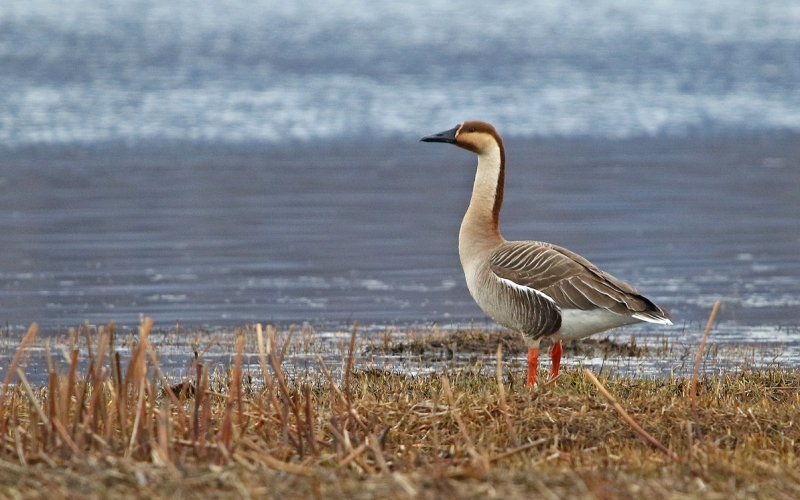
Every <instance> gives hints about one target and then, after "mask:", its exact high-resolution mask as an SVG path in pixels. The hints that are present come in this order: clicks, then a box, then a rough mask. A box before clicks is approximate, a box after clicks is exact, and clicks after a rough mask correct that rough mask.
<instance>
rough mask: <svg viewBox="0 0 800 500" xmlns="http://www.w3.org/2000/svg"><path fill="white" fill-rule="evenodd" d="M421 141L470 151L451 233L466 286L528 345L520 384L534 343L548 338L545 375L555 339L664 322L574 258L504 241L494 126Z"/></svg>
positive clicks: (632, 293) (557, 348)
mask: <svg viewBox="0 0 800 500" xmlns="http://www.w3.org/2000/svg"><path fill="white" fill-rule="evenodd" d="M421 140H422V141H423V142H441V143H447V144H454V145H456V146H458V147H461V148H463V149H466V150H468V151H472V152H473V153H475V154H477V155H478V169H477V173H476V174H475V183H474V185H473V188H472V198H471V199H470V202H469V208H467V213H466V214H465V215H464V219H463V221H462V222H461V230H460V231H459V234H458V255H459V258H460V260H461V266H462V267H463V269H464V276H465V277H466V281H467V288H468V289H469V292H470V295H472V298H473V299H474V300H475V302H477V304H478V306H480V308H481V309H483V311H484V312H485V313H486V314H487V315H488V316H489V317H490V318H492V319H493V320H494V321H496V322H497V323H499V324H500V325H502V326H504V327H506V328H509V329H511V330H514V331H516V332H518V333H520V334H521V335H522V338H523V340H524V341H525V345H526V346H527V348H528V356H527V361H528V378H527V383H526V386H527V387H533V386H535V384H536V369H537V365H538V361H539V342H540V341H541V340H542V339H543V338H545V337H547V338H550V339H551V340H552V341H553V347H552V349H551V351H550V355H551V359H552V365H551V369H550V380H555V378H556V377H557V376H558V372H559V367H560V365H561V354H562V352H563V349H562V347H561V341H562V340H576V339H581V338H584V337H588V336H590V335H593V334H595V333H600V332H604V331H606V330H609V329H612V328H616V327H619V326H623V325H630V324H633V323H639V322H643V321H645V322H648V323H656V324H659V325H671V324H672V318H671V317H670V315H669V313H668V312H667V311H665V310H664V309H662V308H661V307H659V306H657V305H655V304H654V303H653V302H651V301H650V300H649V299H647V298H645V297H644V296H642V295H641V294H639V292H638V291H636V289H635V288H634V287H633V286H631V285H629V284H627V283H625V282H624V281H621V280H619V279H617V278H615V277H614V276H611V275H610V274H608V273H607V272H604V271H601V270H600V269H599V268H597V267H596V266H595V265H593V264H592V263H591V262H589V261H588V260H586V259H584V258H583V257H581V256H580V255H578V254H576V253H574V252H571V251H569V250H567V249H566V248H562V247H559V246H556V245H553V244H550V243H544V242H541V241H506V240H505V239H504V238H503V236H502V235H501V234H500V229H499V227H498V221H499V218H500V208H501V207H502V205H503V188H504V185H505V177H506V172H505V166H506V165H505V150H504V149H503V141H502V139H501V138H500V136H499V135H498V133H497V131H496V130H495V129H494V127H493V126H492V125H490V124H488V123H486V122H481V121H468V122H464V123H462V124H460V125H457V126H456V127H454V128H452V129H450V130H447V131H445V132H440V133H438V134H434V135H429V136H427V137H423V138H422V139H421Z"/></svg>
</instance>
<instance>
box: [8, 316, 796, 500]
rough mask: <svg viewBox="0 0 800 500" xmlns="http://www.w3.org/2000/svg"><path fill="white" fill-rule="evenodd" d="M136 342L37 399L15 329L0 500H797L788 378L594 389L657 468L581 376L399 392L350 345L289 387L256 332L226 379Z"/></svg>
mask: <svg viewBox="0 0 800 500" xmlns="http://www.w3.org/2000/svg"><path fill="white" fill-rule="evenodd" d="M151 326H152V325H151V322H149V320H144V321H143V322H142V325H141V327H140V331H139V335H138V337H137V339H136V342H135V344H134V345H133V349H132V351H131V357H130V360H129V361H128V362H127V363H126V365H123V363H122V362H121V357H120V355H119V353H118V352H117V350H116V348H115V341H116V339H115V335H114V328H113V325H111V326H110V327H108V328H104V329H102V331H101V333H100V334H99V335H93V336H90V335H88V334H86V335H85V336H83V337H80V342H81V345H78V343H77V339H76V343H75V344H74V345H72V346H71V347H70V349H68V352H66V353H64V354H63V355H64V356H65V357H67V359H68V360H69V369H68V370H66V371H65V372H64V373H61V372H60V371H59V370H58V369H57V367H56V363H55V362H50V363H49V366H50V368H49V370H48V371H49V373H48V381H47V383H46V384H44V387H32V386H31V385H30V384H29V383H27V381H26V379H25V377H24V373H23V371H22V370H19V371H18V370H17V366H16V365H17V364H20V363H23V362H24V359H25V351H26V349H27V346H29V345H31V343H32V341H33V338H34V337H35V335H36V332H35V327H32V329H31V331H30V332H29V334H28V337H27V340H24V341H23V343H22V345H21V347H20V350H19V353H18V354H19V356H18V357H15V360H14V362H13V366H11V369H10V370H9V375H8V378H7V380H6V382H7V384H6V385H5V386H4V389H3V392H2V395H1V396H0V398H2V399H0V496H2V497H4V498H48V499H50V500H55V499H58V498H109V497H117V498H125V497H148V498H162V497H164V498H166V497H191V498H194V497H197V496H200V495H202V496H203V497H204V498H231V497H236V498H253V497H273V498H309V497H313V498H410V497H413V498H461V497H475V498H485V497H504V498H509V499H510V498H530V497H532V496H536V497H541V498H548V499H553V498H587V499H588V498H599V499H606V498H609V499H610V498H725V499H728V498H785V499H791V498H800V462H798V460H797V454H798V451H800V425H799V424H798V421H797V420H798V416H800V373H798V372H797V371H790V370H762V371H757V372H750V371H742V372H739V373H736V374H730V375H722V376H706V377H700V378H699V380H698V386H697V396H696V397H697V400H696V407H697V411H696V413H694V412H693V411H692V404H691V402H690V395H691V392H692V383H691V380H688V379H685V378H658V379H642V378H639V379H633V378H621V377H618V376H614V375H611V376H603V377H600V378H601V381H602V383H603V384H604V385H605V387H607V388H608V389H609V391H610V392H612V393H613V394H614V396H615V397H616V400H617V401H618V402H619V404H620V406H621V407H624V409H625V410H626V411H627V413H628V414H629V415H630V416H631V418H633V419H634V420H636V421H637V422H638V423H639V424H640V425H641V426H642V427H643V428H644V429H645V430H646V431H647V432H648V433H650V434H651V435H652V436H653V437H654V438H655V439H656V440H657V441H659V442H660V443H662V444H663V445H664V446H665V447H666V448H668V449H669V451H670V453H671V454H674V456H675V457H676V458H670V456H668V455H666V454H664V453H662V452H661V451H659V450H658V449H656V448H653V447H651V446H650V445H649V444H648V443H647V442H645V441H644V440H642V438H641V437H639V435H638V434H637V433H636V432H634V431H633V430H632V428H631V427H630V426H629V425H628V424H627V423H626V422H625V421H623V420H622V419H621V418H620V417H619V415H618V414H617V413H615V412H614V410H613V409H612V407H611V405H609V404H607V402H606V399H604V398H603V397H602V396H600V395H599V394H598V391H597V388H596V387H595V385H593V384H592V382H591V381H590V380H588V379H587V378H586V377H585V376H584V374H583V371H582V370H568V371H567V372H566V373H564V374H563V375H562V376H561V377H560V378H559V380H558V383H557V384H553V385H548V386H546V387H540V388H538V389H536V390H532V391H531V390H526V389H525V388H524V382H525V380H524V375H525V374H524V373H522V372H516V371H505V372H504V371H503V370H502V367H499V368H500V369H499V371H498V373H497V374H496V373H488V372H487V371H486V370H483V369H480V368H479V367H474V366H473V367H470V366H464V367H461V368H457V369H450V370H448V371H447V372H446V373H440V374H436V375H425V376H417V377H413V376H409V375H403V374H396V373H391V372H387V371H383V370H376V369H364V368H360V369H356V368H354V366H353V362H352V360H353V357H352V353H353V350H354V346H355V343H354V342H351V343H350V349H349V351H350V355H349V356H346V357H345V358H344V359H342V360H341V361H340V362H339V363H337V365H336V366H326V365H325V364H324V363H323V362H322V358H319V362H320V369H321V371H322V373H323V374H322V375H320V376H311V375H308V376H299V375H291V376H290V375H287V374H286V373H284V371H283V369H282V366H283V357H284V355H285V354H286V349H285V347H286V345H288V341H284V342H279V341H278V340H277V338H276V335H275V333H274V331H273V330H272V329H268V330H267V332H265V334H264V333H262V332H260V330H258V331H256V332H254V334H249V337H250V338H245V335H242V334H240V336H239V337H237V339H236V341H235V343H234V345H235V346H236V353H237V355H236V357H235V359H234V362H233V363H232V364H231V366H230V367H229V369H228V370H227V371H212V369H211V366H210V364H209V363H207V362H205V361H204V359H203V356H202V351H201V352H200V353H199V354H200V355H199V357H198V358H197V360H196V362H195V363H194V365H193V367H192V369H191V370H190V375H189V376H187V377H186V378H185V379H184V380H167V378H166V377H164V376H163V375H162V373H161V370H160V367H159V366H158V361H157V360H158V357H157V353H156V352H155V350H154V349H153V347H152V346H151V344H150V342H149V332H150V328H151ZM353 338H355V333H354V337H353ZM450 341H451V342H457V341H458V339H451V340H450ZM246 342H247V343H252V342H255V343H256V344H257V347H258V352H259V362H258V365H259V370H258V372H256V373H252V372H251V373H248V372H246V371H245V370H244V369H243V367H242V353H243V351H244V345H245V343H246ZM495 345H496V344H495ZM79 347H80V348H82V349H83V351H84V352H86V353H87V356H88V358H89V359H88V360H84V361H87V362H88V368H87V369H85V370H83V371H81V370H79V369H78V364H79V363H78V362H79V359H78V358H79V354H78V353H79V352H80V351H79ZM49 355H50V353H48V356H49ZM499 358H500V357H499V356H498V359H499ZM498 374H499V376H498ZM499 382H500V383H499Z"/></svg>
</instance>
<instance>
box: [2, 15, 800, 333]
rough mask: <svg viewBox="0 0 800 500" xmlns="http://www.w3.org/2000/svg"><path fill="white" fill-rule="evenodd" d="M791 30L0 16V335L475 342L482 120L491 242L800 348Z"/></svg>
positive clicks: (796, 69) (740, 18) (742, 22)
mask: <svg viewBox="0 0 800 500" xmlns="http://www.w3.org/2000/svg"><path fill="white" fill-rule="evenodd" d="M798 82H800V8H799V7H798V6H797V5H796V4H795V3H794V2H789V1H784V2H781V1H773V2H758V3H756V2H746V1H741V2H706V3H704V4H703V5H696V2H688V1H686V2H682V1H676V2H661V3H657V4H655V5H648V4H647V3H641V2H622V1H618V2H611V1H575V2H554V3H548V4H546V5H536V4H532V5H530V6H520V5H518V4H517V3H513V2H509V3H500V4H487V3H485V2H468V1H458V2H455V1H443V2H418V3H413V4H411V5H395V4H386V5H382V4H381V5H377V4H373V3H370V2H340V3H338V4H336V5H332V4H331V3H330V2H293V3H292V4H291V5H283V4H282V3H281V4H279V3H277V2H275V3H271V2H242V3H235V2H226V3H225V4H224V5H223V4H220V3H218V2H169V3H168V4H164V3H163V2H146V1H144V2H125V3H111V2H102V1H91V0H79V1H76V2H69V3H64V2H50V1H45V0H33V1H30V2H15V3H13V4H11V5H2V6H0V148H1V149H2V155H0V235H2V245H0V320H2V321H3V322H4V323H8V324H9V326H10V327H12V328H23V327H24V326H25V325H27V324H29V323H30V322H32V321H38V322H39V323H40V324H41V325H42V327H43V328H45V330H48V331H63V330H64V329H65V328H66V327H69V326H75V325H77V324H80V323H82V322H83V321H84V320H89V321H91V322H95V323H105V322H107V321H109V320H112V319H113V320H117V321H119V322H121V323H122V324H125V325H134V324H136V323H137V322H138V317H139V313H144V314H147V315H150V316H152V317H153V318H154V319H155V320H156V322H157V324H161V325H171V324H174V322H176V321H178V322H181V323H183V324H193V325H204V324H205V325H235V324H242V323H246V322H252V321H265V322H266V321H270V322H272V321H277V322H282V323H289V322H297V321H311V322H315V323H319V324H342V323H346V322H350V321H356V320H357V321H360V322H362V323H368V324H370V323H378V324H389V323H398V324H405V323H434V322H435V323H440V324H441V323H459V322H469V321H475V322H478V323H482V322H486V318H485V317H484V316H483V314H482V313H481V312H480V310H479V309H478V308H477V306H475V305H474V303H473V302H472V301H471V299H470V298H469V295H468V292H467V290H466V286H465V284H464V281H463V276H462V274H461V270H460V267H459V263H458V258H457V251H456V244H457V243H456V240H457V229H458V224H459V222H460V217H461V215H462V214H463V211H464V209H465V208H466V204H467V202H468V196H469V190H470V184H471V180H472V175H473V173H474V170H473V169H474V163H475V160H474V157H473V156H472V155H471V154H469V153H466V152H463V151H459V150H456V149H455V148H452V147H446V146H442V145H430V144H420V143H418V142H417V141H418V139H419V137H421V136H423V135H427V134H430V133H434V132H438V131H440V130H444V129H446V128H450V127H452V126H453V125H455V124H456V123H459V122H461V121H463V120H465V119H475V118H478V119H484V120H487V121H491V122H493V123H494V124H495V125H496V126H497V127H498V129H499V130H500V131H501V133H502V134H503V135H504V137H506V138H507V151H508V161H509V167H508V168H509V171H508V181H509V186H508V189H507V196H506V206H505V207H504V211H503V216H502V228H503V230H504V233H505V236H506V237H507V238H509V239H530V238H533V239H541V240H545V241H551V242H553V243H556V244H560V245H563V246H566V247H567V248H570V249H572V250H574V251H576V252H578V253H581V254H582V255H584V256H586V257H587V258H589V259H590V260H592V261H593V262H595V263H596V264H598V265H600V266H601V267H603V268H604V269H606V270H608V271H610V272H612V273H613V274H615V275H617V276H619V277H621V278H623V279H625V280H627V281H630V282H632V283H634V284H636V285H637V286H638V287H639V288H640V289H641V290H642V291H643V292H644V293H646V294H647V295H648V296H649V297H650V298H652V299H653V300H654V301H656V302H657V303H659V304H660V305H663V306H664V307H666V308H668V309H669V310H670V311H671V312H672V314H673V317H674V318H675V319H676V326H675V328H674V329H673V330H668V331H672V332H678V331H685V330H692V331H696V330H699V329H700V325H701V324H703V323H704V321H705V318H706V317H707V314H708V311H709V309H710V307H711V305H712V304H713V303H714V301H715V300H718V299H721V300H723V302H724V304H725V306H724V310H723V312H722V313H721V316H720V317H721V320H722V321H723V323H722V325H723V326H724V327H725V328H724V330H725V333H724V335H728V337H729V338H731V339H745V340H759V341H764V340H771V341H779V342H796V341H797V339H798V337H800V333H798V331H799V330H798V325H800V259H798V255H800V215H799V214H800V196H799V195H798V194H797V193H798V192H800V84H798Z"/></svg>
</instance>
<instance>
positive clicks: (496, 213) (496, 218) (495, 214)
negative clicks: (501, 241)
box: [492, 132, 506, 231]
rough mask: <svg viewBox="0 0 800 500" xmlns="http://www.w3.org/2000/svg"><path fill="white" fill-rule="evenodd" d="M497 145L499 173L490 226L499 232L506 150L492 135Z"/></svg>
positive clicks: (498, 137) (497, 138)
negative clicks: (498, 149)
mask: <svg viewBox="0 0 800 500" xmlns="http://www.w3.org/2000/svg"><path fill="white" fill-rule="evenodd" d="M493 135H494V138H495V140H497V145H498V146H500V173H498V174H497V188H496V190H495V193H494V206H492V224H493V225H494V228H495V229H496V230H498V231H499V229H498V225H499V223H500V209H501V208H502V207H503V190H504V189H505V184H506V150H505V148H503V140H502V139H500V136H499V135H497V132H495V133H494V134H493Z"/></svg>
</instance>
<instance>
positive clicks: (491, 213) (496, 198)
mask: <svg viewBox="0 0 800 500" xmlns="http://www.w3.org/2000/svg"><path fill="white" fill-rule="evenodd" d="M505 160H506V158H505V151H504V149H503V143H502V142H499V141H498V143H497V145H496V146H494V147H491V148H488V149H486V150H484V151H483V152H482V153H481V154H479V155H478V171H477V173H476V174H475V184H474V185H473V186H472V199H470V202H469V208H468V209H467V213H466V214H465V215H464V220H463V221H462V222H461V231H460V233H459V237H458V247H459V253H460V254H461V257H462V260H464V258H465V257H468V256H469V255H471V254H473V253H474V252H481V251H483V250H490V249H492V248H494V247H495V246H497V245H498V244H500V243H502V242H503V241H504V240H503V237H502V236H501V235H500V229H499V227H498V222H499V220H500V208H501V206H502V205H503V188H504V185H505V163H506V161H505Z"/></svg>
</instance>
